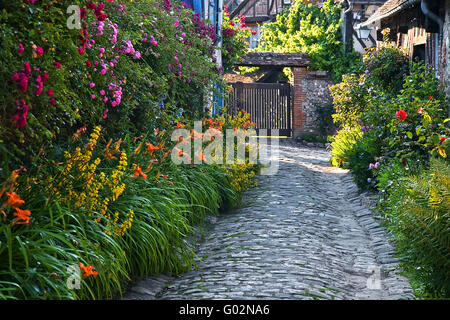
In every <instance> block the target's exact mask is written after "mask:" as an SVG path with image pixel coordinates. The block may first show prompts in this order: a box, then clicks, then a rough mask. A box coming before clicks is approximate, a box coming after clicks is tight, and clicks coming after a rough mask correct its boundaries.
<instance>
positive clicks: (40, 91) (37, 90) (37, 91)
mask: <svg viewBox="0 0 450 320" xmlns="http://www.w3.org/2000/svg"><path fill="white" fill-rule="evenodd" d="M41 93H42V87H41V86H37V89H36V91H34V94H35V96H36V97H37V96H40V95H41Z"/></svg>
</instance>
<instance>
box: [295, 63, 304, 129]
mask: <svg viewBox="0 0 450 320" xmlns="http://www.w3.org/2000/svg"><path fill="white" fill-rule="evenodd" d="M306 72H307V71H306V68H304V67H296V68H292V76H293V77H292V78H293V82H294V83H293V90H294V101H293V103H292V111H293V117H292V118H293V135H292V137H293V138H297V137H298V136H300V135H301V134H302V129H303V123H304V122H305V121H306V114H305V113H304V112H303V102H305V101H306V92H303V90H302V82H303V79H305V78H306Z"/></svg>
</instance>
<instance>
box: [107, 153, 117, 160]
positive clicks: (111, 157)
mask: <svg viewBox="0 0 450 320" xmlns="http://www.w3.org/2000/svg"><path fill="white" fill-rule="evenodd" d="M106 157H107V158H108V159H111V160H112V159H117V157H114V156H113V155H112V154H111V152H109V151H107V152H106Z"/></svg>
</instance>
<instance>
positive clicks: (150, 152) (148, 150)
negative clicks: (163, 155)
mask: <svg viewBox="0 0 450 320" xmlns="http://www.w3.org/2000/svg"><path fill="white" fill-rule="evenodd" d="M145 144H146V145H147V152H148V153H149V154H150V156H151V155H153V152H155V151H156V150H159V149H161V148H160V147H156V146H154V145H153V144H151V143H150V142H146V143H145Z"/></svg>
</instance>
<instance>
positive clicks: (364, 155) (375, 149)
mask: <svg viewBox="0 0 450 320" xmlns="http://www.w3.org/2000/svg"><path fill="white" fill-rule="evenodd" d="M380 154H381V143H380V141H379V140H378V138H377V136H376V135H374V133H373V132H369V133H366V134H364V135H363V136H362V137H361V138H360V139H358V140H357V141H356V143H355V144H354V145H353V146H352V147H351V148H350V149H347V150H346V151H345V156H346V158H347V164H346V167H348V168H349V169H350V171H351V172H352V173H353V179H354V180H355V182H356V184H357V185H358V187H359V188H360V189H363V190H364V189H369V188H371V187H373V186H374V184H375V179H374V178H375V172H376V171H377V169H378V166H379V165H380V162H379V161H378V160H379V159H378V158H379V157H380ZM374 165H375V168H374V167H373V166H374Z"/></svg>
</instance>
